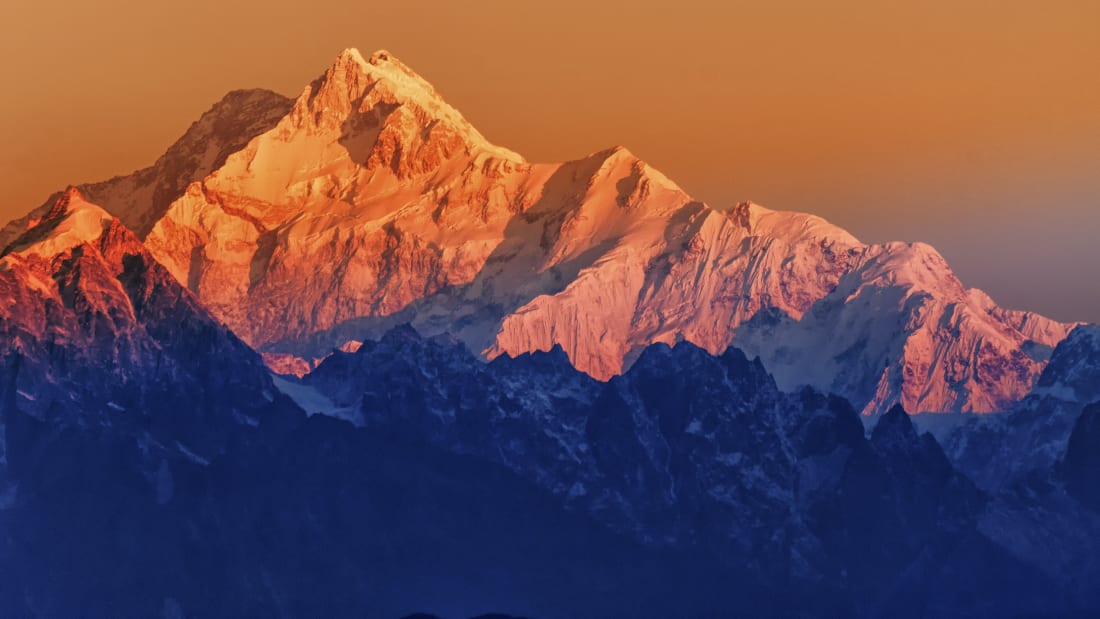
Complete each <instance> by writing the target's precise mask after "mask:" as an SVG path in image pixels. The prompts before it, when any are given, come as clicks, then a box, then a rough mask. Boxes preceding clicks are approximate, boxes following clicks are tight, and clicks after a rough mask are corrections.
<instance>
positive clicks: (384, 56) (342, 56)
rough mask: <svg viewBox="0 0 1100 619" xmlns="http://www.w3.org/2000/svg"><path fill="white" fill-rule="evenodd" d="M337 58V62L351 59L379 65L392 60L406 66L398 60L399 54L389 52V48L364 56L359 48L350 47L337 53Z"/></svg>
mask: <svg viewBox="0 0 1100 619" xmlns="http://www.w3.org/2000/svg"><path fill="white" fill-rule="evenodd" d="M336 60H337V62H340V61H350V62H356V63H358V64H361V65H373V66H378V65H381V64H383V63H386V62H392V63H394V64H398V65H401V66H404V63H403V62H401V61H400V60H398V59H397V56H394V55H393V54H392V53H390V52H389V50H385V49H379V50H376V51H375V52H374V53H373V54H371V55H370V56H368V57H366V58H364V57H363V54H362V53H361V52H360V51H359V48H357V47H348V48H345V49H344V50H343V51H342V52H340V53H339V54H337V55H336Z"/></svg>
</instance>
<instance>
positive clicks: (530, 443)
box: [284, 327, 1097, 617]
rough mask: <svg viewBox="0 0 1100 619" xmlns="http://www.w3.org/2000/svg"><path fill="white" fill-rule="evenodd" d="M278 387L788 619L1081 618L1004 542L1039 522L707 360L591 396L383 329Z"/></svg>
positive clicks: (919, 444) (646, 367) (902, 449)
mask: <svg viewBox="0 0 1100 619" xmlns="http://www.w3.org/2000/svg"><path fill="white" fill-rule="evenodd" d="M292 382H293V384H294V385H295V387H296V389H297V390H296V391H294V393H295V395H296V396H297V397H298V398H299V401H301V402H302V405H303V406H304V407H306V408H307V410H311V409H310V408H309V407H310V406H311V405H312V406H314V408H313V409H312V410H314V411H315V412H317V411H319V409H317V408H316V406H317V404H318V403H321V402H324V403H325V404H324V405H325V406H329V407H332V410H335V411H338V412H339V414H340V415H343V416H348V417H350V418H354V419H355V423H356V424H358V425H361V426H365V427H364V430H365V431H366V432H367V433H368V434H371V435H375V436H386V437H390V438H389V439H388V440H394V441H402V442H403V441H410V440H425V441H428V442H429V443H430V444H432V445H433V446H435V447H437V448H439V449H442V450H444V451H447V452H449V453H455V454H462V455H464V456H466V457H471V458H474V459H477V460H480V461H486V462H491V463H494V464H497V465H501V466H504V467H506V468H507V469H509V470H510V471H512V472H514V473H515V474H516V475H518V476H520V477H521V478H523V479H526V480H528V481H530V482H532V483H534V484H535V485H537V486H539V487H541V488H543V489H545V490H546V491H548V492H549V493H551V494H552V495H553V496H555V497H557V498H558V500H559V501H561V502H563V503H564V504H565V505H567V506H568V507H569V509H570V510H571V511H573V512H574V513H579V514H585V515H587V516H589V517H592V518H594V519H595V520H597V521H598V522H600V523H602V524H603V525H605V526H607V527H608V528H609V529H610V530H612V531H614V532H615V533H616V534H619V535H622V536H624V537H626V538H628V539H632V540H635V541H637V542H639V543H641V544H643V545H644V546H645V547H648V548H663V549H665V550H668V551H672V550H675V551H679V552H703V553H704V554H707V555H708V556H712V557H715V558H716V560H717V561H718V563H719V564H721V565H723V566H724V567H723V568H721V569H724V570H734V571H736V572H737V573H743V574H752V575H753V576H752V577H751V578H752V579H753V583H754V584H753V585H752V586H751V587H750V589H757V590H759V589H760V588H763V589H766V590H777V591H784V592H785V594H784V596H785V599H786V601H787V602H789V603H791V604H793V605H794V607H793V608H803V607H802V606H801V604H803V603H805V604H808V605H810V606H814V608H813V610H801V612H803V613H805V616H834V615H835V616H925V617H927V616H952V617H959V616H982V614H983V613H987V614H988V613H993V614H999V613H1008V612H1011V613H1021V612H1027V611H1029V610H1030V611H1040V610H1041V611H1043V612H1048V613H1056V612H1060V611H1062V610H1065V609H1072V608H1076V607H1081V608H1091V607H1093V606H1095V604H1096V603H1097V600H1096V598H1095V595H1092V597H1089V595H1090V594H1087V593H1081V592H1079V591H1078V589H1077V587H1078V586H1079V585H1082V584H1083V583H1084V582H1086V581H1087V580H1088V578H1091V576H1088V577H1073V576H1067V575H1065V574H1062V573H1061V572H1055V570H1053V569H1052V570H1051V572H1050V573H1049V574H1048V573H1047V572H1046V571H1045V570H1046V569H1047V568H1048V567H1049V562H1050V560H1049V559H1048V558H1046V557H1044V556H1043V555H1042V552H1041V551H1039V550H1037V549H1036V548H1034V547H1027V546H1025V545H1024V544H1022V543H1021V542H1020V540H1021V539H1027V538H1028V536H1032V535H1034V534H1036V533H1037V532H1039V531H1046V530H1047V529H1048V528H1047V527H1041V526H1037V525H1036V524H1035V523H1034V522H1032V521H1030V520H1029V518H1031V517H1032V513H1033V510H1034V509H1036V508H1037V507H1040V506H1039V505H1036V504H1033V503H1029V502H1026V501H1025V502H1023V504H1010V503H1008V502H1007V501H1006V500H1002V499H1000V498H995V497H994V496H992V495H989V494H987V493H985V492H983V491H982V490H981V489H979V488H977V487H976V486H975V485H974V484H973V483H972V482H971V481H970V480H969V479H968V478H967V477H966V476H965V475H964V474H962V473H961V472H959V471H958V470H957V469H956V468H955V467H954V466H953V465H952V464H951V462H950V461H949V460H948V458H947V457H946V455H945V453H944V451H943V450H942V449H941V448H940V446H939V444H938V443H937V441H936V440H935V439H934V438H933V437H932V436H931V435H929V434H923V435H921V434H918V432H917V431H916V429H915V428H914V426H913V424H912V422H911V421H910V420H909V417H908V415H907V414H906V413H905V411H904V410H903V409H901V408H900V407H897V406H896V407H894V408H893V409H891V411H889V412H887V413H886V414H884V415H883V416H881V417H880V418H879V420H878V423H877V424H876V426H875V428H874V430H873V432H872V433H871V436H870V437H869V438H867V437H865V435H864V431H863V426H862V424H861V421H860V418H859V415H858V414H857V412H856V411H855V410H854V409H853V408H852V407H851V406H850V405H849V404H848V403H847V402H845V401H843V400H842V399H840V398H837V397H835V396H833V397H827V396H824V395H821V394H819V393H816V392H814V391H813V390H810V389H804V390H802V391H801V392H799V393H796V394H784V393H783V392H781V391H780V390H779V389H778V388H777V387H776V384H775V382H774V380H773V379H772V378H771V377H770V376H769V375H768V374H767V372H766V371H765V370H764V368H763V367H762V366H761V364H760V363H759V361H755V360H749V359H747V358H746V357H745V356H744V355H743V354H742V353H740V352H739V351H737V350H735V349H731V350H730V351H727V352H726V353H724V354H723V355H721V356H717V357H715V356H712V355H709V354H708V353H706V351H704V350H702V349H700V348H698V347H696V346H694V345H692V344H690V343H682V344H679V345H677V346H675V347H673V348H669V347H668V346H667V345H664V344H656V345H653V346H651V347H649V348H647V349H646V350H645V351H643V352H642V354H641V355H640V356H639V358H638V360H637V362H636V363H635V364H634V365H633V366H632V367H631V368H629V369H628V370H627V371H626V372H625V373H624V374H623V375H621V376H618V377H615V378H613V379H612V380H611V381H610V382H608V383H599V382H597V381H594V380H592V379H590V378H588V377H586V376H585V375H584V374H582V373H580V372H578V371H576V370H575V369H574V368H572V367H571V365H570V364H569V363H568V359H567V357H566V356H565V354H564V353H563V351H562V350H561V349H560V348H555V349H554V350H552V351H550V352H546V353H542V352H536V353H533V354H525V355H521V356H519V357H516V358H509V357H500V358H498V359H496V360H494V361H492V362H491V363H489V364H484V363H480V362H478V361H477V360H476V358H475V357H474V356H473V355H471V354H470V353H469V352H468V351H466V350H464V349H463V346H462V345H461V344H460V343H459V342H457V341H455V340H454V339H452V338H447V337H434V338H424V337H422V336H420V335H419V334H417V333H416V332H415V330H413V329H410V328H408V327H400V328H397V329H395V330H393V331H391V332H389V333H387V334H386V335H385V336H384V337H383V338H381V339H380V340H378V341H367V342H364V343H363V345H362V346H361V347H360V348H359V350H358V351H356V352H354V353H347V352H340V353H334V354H333V355H332V356H331V357H329V358H328V359H326V360H325V361H323V362H322V363H321V364H320V365H319V367H317V368H316V370H314V371H313V372H312V373H310V374H309V375H308V376H306V377H305V378H304V379H303V380H301V381H292ZM284 388H285V386H284ZM307 396H308V397H307ZM1053 504H1055V505H1057V503H1056V502H1054V503H1053ZM1042 508H1043V509H1047V508H1046V506H1045V505H1043V506H1042ZM1029 510H1031V511H1029ZM1051 512H1052V513H1051V514H1050V517H1051V518H1052V519H1059V518H1068V519H1070V520H1072V519H1075V518H1077V519H1080V518H1083V519H1084V522H1085V523H1086V526H1083V528H1082V527H1076V528H1074V527H1071V528H1070V529H1068V530H1067V531H1064V532H1061V533H1058V532H1053V531H1052V532H1050V535H1052V536H1053V537H1052V538H1051V543H1052V544H1057V545H1059V547H1060V548H1062V550H1061V551H1060V552H1063V551H1064V552H1063V554H1062V556H1063V557H1071V556H1076V555H1077V554H1078V553H1079V552H1089V551H1090V550H1086V549H1092V550H1095V549H1096V544H1095V543H1085V544H1083V545H1081V544H1080V543H1079V542H1080V540H1079V539H1078V537H1079V536H1078V533H1079V532H1080V531H1087V530H1089V527H1090V526H1092V525H1091V524H1088V523H1089V522H1091V521H1089V520H1088V518H1089V517H1088V516H1087V515H1082V514H1081V513H1080V511H1079V510H1078V509H1077V508H1076V507H1075V506H1074V505H1072V504H1070V505H1068V506H1058V507H1057V508H1056V509H1052V510H1051ZM987 523H989V524H990V528H989V530H986V529H984V528H983V526H985V525H986V524H987ZM1075 543H1076V544H1078V545H1079V546H1080V550H1073V551H1071V550H1070V548H1071V547H1072V546H1073V544H1075ZM710 553H713V554H710ZM1090 570H1091V568H1090ZM1087 573H1088V574H1095V573H1097V572H1095V571H1088V572H1087ZM1055 575H1057V576H1058V578H1054V576H1055ZM1082 578H1083V579H1082ZM1071 591H1072V592H1073V595H1072V596H1071V597H1067V598H1066V601H1065V602H1064V603H1063V602H1062V601H1059V600H1060V597H1059V596H1062V595H1063V594H1066V593H1067V592H1071ZM801 596H806V597H805V598H802V597H801ZM740 608H742V610H743V611H744V612H747V613H748V614H758V613H759V612H760V610H759V609H753V607H740ZM997 609H999V610H997ZM727 612H728V611H727ZM774 612H776V614H779V615H784V614H785V613H787V612H788V611H786V610H784V609H782V608H781V607H775V611H774ZM789 612H790V614H791V615H793V616H798V615H797V612H794V611H789ZM582 614H583V613H582Z"/></svg>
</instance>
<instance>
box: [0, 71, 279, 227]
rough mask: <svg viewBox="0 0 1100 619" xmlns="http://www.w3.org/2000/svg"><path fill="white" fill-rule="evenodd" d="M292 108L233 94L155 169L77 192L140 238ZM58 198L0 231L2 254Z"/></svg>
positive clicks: (251, 94)
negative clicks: (196, 183) (170, 207)
mask: <svg viewBox="0 0 1100 619" xmlns="http://www.w3.org/2000/svg"><path fill="white" fill-rule="evenodd" d="M290 104H291V100H290V99H288V98H286V97H284V96H282V95H280V94H277V93H274V92H271V91H269V90H235V91H233V92H230V93H229V94H227V95H225V97H223V98H222V100H221V101H219V102H217V103H216V104H214V106H213V107H212V108H210V110H208V111H207V112H206V113H204V114H203V115H202V116H201V117H200V118H199V119H198V120H197V121H195V123H194V124H192V125H191V127H189V128H188V129H187V131H186V132H185V133H184V134H183V137H181V138H180V139H179V140H177V141H176V143H175V144H173V145H172V146H171V147H169V148H168V150H167V151H166V152H165V153H164V154H163V155H161V157H160V158H159V159H157V161H156V162H155V163H154V164H153V165H151V166H149V167H148V168H144V169H142V170H138V171H136V172H134V173H133V174H129V175H125V176H118V177H115V178H112V179H109V180H106V181H102V182H98V183H86V184H83V185H79V186H78V188H79V189H80V191H81V193H82V194H83V195H85V196H88V198H89V199H90V200H91V201H92V202H94V203H96V204H98V205H100V206H101V207H103V208H104V209H105V210H107V211H108V212H110V213H111V214H112V215H114V216H116V217H118V218H119V219H120V220H121V221H122V223H123V224H125V225H126V227H128V228H129V229H130V230H132V231H134V232H135V233H136V234H137V235H138V237H139V238H144V237H145V235H147V234H148V233H149V230H150V229H151V228H152V227H153V224H154V223H155V222H156V221H157V220H158V219H159V218H160V217H161V216H162V215H163V214H164V212H165V210H167V208H168V205H169V204H170V203H171V202H173V201H174V200H175V199H176V198H178V197H180V196H181V195H183V192H184V190H185V189H186V188H187V186H188V185H189V184H191V183H192V182H194V181H199V180H202V179H203V178H205V177H206V176H207V175H208V174H210V173H211V172H213V171H214V170H216V169H217V168H219V167H221V165H222V164H223V163H225V159H226V157H227V156H229V154H230V153H233V152H236V151H238V150H240V149H241V148H243V147H244V146H245V145H246V144H248V141H249V140H251V139H252V138H253V137H254V136H256V135H258V134H260V133H262V132H264V131H266V130H268V129H270V128H271V127H272V126H273V125H274V124H275V122H276V121H277V120H278V119H279V118H282V117H283V115H285V114H286V113H287V112H288V111H289V110H290ZM60 195H61V194H57V195H54V196H51V197H50V198H49V199H48V200H47V201H46V202H45V203H44V204H43V205H42V206H40V207H38V208H37V209H35V210H33V211H31V212H30V213H29V214H27V215H26V216H24V217H22V218H20V219H17V220H15V221H13V222H10V223H8V224H7V225H6V226H4V227H3V228H0V248H3V247H6V246H7V245H8V244H9V243H11V242H12V241H14V240H15V239H16V238H17V237H19V236H20V235H22V234H23V233H24V232H26V231H27V230H28V229H29V228H31V227H33V226H34V225H35V224H36V223H37V221H38V220H40V219H41V218H42V216H43V215H44V214H46V213H47V212H49V210H50V209H51V208H52V207H53V204H54V202H56V200H57V199H58V198H59V197H60Z"/></svg>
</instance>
